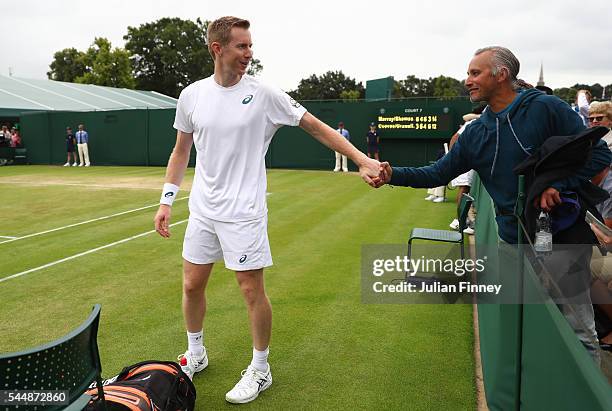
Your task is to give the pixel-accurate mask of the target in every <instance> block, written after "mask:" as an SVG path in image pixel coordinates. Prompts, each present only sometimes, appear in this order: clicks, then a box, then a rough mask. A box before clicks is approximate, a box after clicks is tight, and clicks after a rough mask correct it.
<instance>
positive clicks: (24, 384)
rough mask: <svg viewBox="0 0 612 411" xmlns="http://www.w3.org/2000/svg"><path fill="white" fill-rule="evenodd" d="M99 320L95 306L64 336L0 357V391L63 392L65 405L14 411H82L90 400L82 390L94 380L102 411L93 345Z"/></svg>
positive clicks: (95, 341)
mask: <svg viewBox="0 0 612 411" xmlns="http://www.w3.org/2000/svg"><path fill="white" fill-rule="evenodd" d="M99 321H100V305H99V304H96V305H95V306H94V308H93V310H92V312H91V314H90V315H89V318H88V319H87V320H86V321H85V322H84V323H83V324H81V325H80V326H79V327H78V328H77V329H75V330H74V331H72V332H70V333H69V334H68V335H66V336H64V337H62V338H60V339H58V340H55V341H53V342H51V343H47V344H43V345H40V346H38V347H35V348H32V349H29V350H25V351H20V352H14V353H9V354H2V355H0V375H2V376H3V378H2V379H1V380H0V390H8V391H13V390H36V391H39V390H61V391H67V398H66V402H67V403H68V404H61V405H60V404H49V405H26V406H23V405H20V406H19V407H18V408H16V409H21V408H23V409H29V410H44V411H54V410H82V409H83V408H84V407H85V405H87V402H88V401H89V400H90V398H91V397H90V396H89V395H87V394H85V391H87V389H88V387H89V385H90V384H91V383H92V382H94V381H95V382H96V383H97V386H98V395H99V396H100V398H102V403H103V407H104V409H106V406H105V403H104V391H103V390H102V379H101V377H100V374H101V371H102V366H101V364H100V354H99V352H98V343H97V337H98V324H99ZM11 408H12V407H11Z"/></svg>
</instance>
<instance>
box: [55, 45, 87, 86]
mask: <svg viewBox="0 0 612 411" xmlns="http://www.w3.org/2000/svg"><path fill="white" fill-rule="evenodd" d="M84 55H85V53H83V52H82V51H78V50H77V49H75V48H74V47H71V48H67V49H63V50H60V51H57V52H55V54H54V55H53V61H52V62H51V64H50V65H49V67H50V68H51V71H48V72H47V77H48V78H49V79H50V80H57V81H67V82H71V83H72V82H74V80H75V79H76V78H77V77H79V76H82V75H83V74H85V63H84V61H83V56H84Z"/></svg>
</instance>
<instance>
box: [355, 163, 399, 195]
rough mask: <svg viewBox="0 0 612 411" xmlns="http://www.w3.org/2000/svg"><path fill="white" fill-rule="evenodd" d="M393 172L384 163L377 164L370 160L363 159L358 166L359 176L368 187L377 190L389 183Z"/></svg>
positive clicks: (389, 166)
mask: <svg viewBox="0 0 612 411" xmlns="http://www.w3.org/2000/svg"><path fill="white" fill-rule="evenodd" d="M364 157H365V156H364ZM392 173H393V170H392V169H391V165H390V164H389V163H387V162H386V161H384V162H382V163H381V162H379V161H377V160H374V159H372V158H368V157H365V158H364V159H363V161H362V163H361V164H359V175H360V176H361V178H362V179H363V181H365V182H366V183H367V184H368V185H370V186H372V187H374V188H378V187H382V186H383V185H385V184H387V183H388V182H389V181H391V174H392Z"/></svg>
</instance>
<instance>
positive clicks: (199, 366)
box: [178, 349, 208, 379]
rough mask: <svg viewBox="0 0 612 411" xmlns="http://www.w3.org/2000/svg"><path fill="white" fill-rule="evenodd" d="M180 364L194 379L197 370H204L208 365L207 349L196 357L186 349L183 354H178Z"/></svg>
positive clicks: (190, 377)
mask: <svg viewBox="0 0 612 411" xmlns="http://www.w3.org/2000/svg"><path fill="white" fill-rule="evenodd" d="M178 361H179V364H180V365H181V369H182V370H183V372H184V373H185V374H187V376H188V377H189V379H193V375H194V374H195V373H196V372H200V371H202V370H203V369H204V368H206V367H208V355H206V349H204V351H203V352H202V355H201V356H199V357H194V356H193V355H192V354H191V352H189V350H187V351H185V354H181V355H179V356H178Z"/></svg>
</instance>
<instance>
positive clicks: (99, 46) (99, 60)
mask: <svg viewBox="0 0 612 411" xmlns="http://www.w3.org/2000/svg"><path fill="white" fill-rule="evenodd" d="M81 60H82V62H83V63H84V65H85V73H84V74H83V75H81V76H79V77H77V78H76V79H75V82H77V83H84V84H95V85H98V86H110V87H123V88H130V89H132V88H134V87H135V85H136V81H135V80H134V77H133V76H132V68H131V65H130V58H129V53H128V52H127V51H126V50H123V49H120V48H115V49H112V45H111V42H110V41H108V40H107V39H105V38H103V37H98V38H96V39H95V40H94V42H93V44H92V45H91V46H90V47H89V49H87V52H86V53H84V55H82V56H81Z"/></svg>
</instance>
